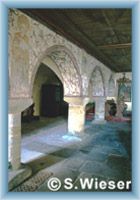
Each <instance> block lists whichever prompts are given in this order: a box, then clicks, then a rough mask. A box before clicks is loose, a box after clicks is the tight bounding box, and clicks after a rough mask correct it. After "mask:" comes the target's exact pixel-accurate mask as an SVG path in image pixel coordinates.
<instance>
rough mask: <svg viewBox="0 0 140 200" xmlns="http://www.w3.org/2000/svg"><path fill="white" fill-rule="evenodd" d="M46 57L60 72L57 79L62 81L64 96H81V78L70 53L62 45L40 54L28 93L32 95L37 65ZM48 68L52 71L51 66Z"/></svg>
mask: <svg viewBox="0 0 140 200" xmlns="http://www.w3.org/2000/svg"><path fill="white" fill-rule="evenodd" d="M46 56H48V57H49V58H50V59H51V60H52V61H53V62H54V63H55V65H56V66H57V71H59V72H60V73H59V75H58V74H57V75H58V77H61V78H60V79H61V80H62V83H63V86H64V95H65V96H81V91H82V90H81V88H82V86H81V78H80V73H79V70H78V65H77V62H76V59H75V57H74V56H73V54H72V53H71V51H70V50H69V49H68V48H66V47H65V46H62V45H54V46H52V47H50V48H47V49H46V50H45V52H43V53H42V56H41V57H40V58H38V61H37V63H36V66H35V67H34V70H33V72H32V78H31V88H30V92H31V93H32V88H33V83H34V79H35V75H36V72H37V70H38V67H39V64H40V63H41V62H42V60H44V59H45V57H46ZM48 67H49V68H50V69H52V70H53V71H54V68H53V66H52V65H49V66H48ZM54 72H55V71H54ZM55 73H56V72H55Z"/></svg>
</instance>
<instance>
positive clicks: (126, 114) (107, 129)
mask: <svg viewBox="0 0 140 200" xmlns="http://www.w3.org/2000/svg"><path fill="white" fill-rule="evenodd" d="M8 33H9V36H8V40H9V42H8V43H9V57H8V59H9V113H8V122H9V125H8V164H9V165H8V176H9V177H8V187H9V191H11V192H34V191H37V192H50V189H49V188H48V182H49V180H50V178H53V177H57V178H59V180H61V183H63V182H64V180H65V178H71V179H72V182H73V188H70V189H69V190H66V188H65V187H64V186H63V184H62V186H61V188H60V189H59V190H58V191H67V192H69V191H82V189H81V188H80V178H83V179H84V178H89V179H90V178H94V179H98V180H103V181H106V183H108V182H109V181H110V180H113V181H116V182H117V181H119V180H121V181H124V182H126V181H129V182H130V181H131V180H132V167H131V164H132V153H131V151H132V59H131V49H132V42H131V41H132V11H131V9H126V8H125V9H124V8H121V9H114V8H108V9H95V8H91V9H85V8H84V9H80V8H78V9H76V8H74V9H68V8H67V9H46V8H44V9H29V8H28V9H9V27H8ZM120 188H121V189H120ZM120 188H119V190H118V188H113V189H111V190H109V189H108V188H104V189H103V190H101V189H100V188H98V189H95V188H92V189H90V191H93V192H96V191H120V190H121V191H131V186H130V187H129V188H127V189H126V188H124V187H120ZM85 191H89V189H88V188H86V189H85Z"/></svg>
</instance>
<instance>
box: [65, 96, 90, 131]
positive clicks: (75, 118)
mask: <svg viewBox="0 0 140 200" xmlns="http://www.w3.org/2000/svg"><path fill="white" fill-rule="evenodd" d="M64 100H65V101H66V102H67V103H69V111H68V132H69V133H72V134H75V133H80V132H82V131H83V130H84V125H85V105H86V103H87V101H88V99H87V98H82V97H65V98H64Z"/></svg>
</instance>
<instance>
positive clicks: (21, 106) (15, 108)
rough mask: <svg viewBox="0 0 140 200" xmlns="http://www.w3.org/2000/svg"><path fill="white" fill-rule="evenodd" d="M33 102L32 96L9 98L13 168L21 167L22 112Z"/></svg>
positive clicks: (9, 141) (10, 151)
mask: <svg viewBox="0 0 140 200" xmlns="http://www.w3.org/2000/svg"><path fill="white" fill-rule="evenodd" d="M31 104H32V99H30V98H23V99H21V98H17V99H9V114H8V118H9V127H8V161H9V163H10V165H11V167H12V170H17V169H19V168H20V160H21V112H22V111H23V110H25V109H26V108H28V107H29V106H30V105H31Z"/></svg>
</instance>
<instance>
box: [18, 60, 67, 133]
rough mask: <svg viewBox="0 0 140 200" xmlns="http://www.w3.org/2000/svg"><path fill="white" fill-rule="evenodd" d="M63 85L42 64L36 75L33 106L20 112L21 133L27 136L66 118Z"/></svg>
mask: <svg viewBox="0 0 140 200" xmlns="http://www.w3.org/2000/svg"><path fill="white" fill-rule="evenodd" d="M63 97H64V90H63V84H62V82H61V80H60V79H59V78H58V76H57V75H56V74H55V73H54V72H53V71H52V70H51V69H50V68H49V67H48V66H46V65H45V64H44V63H41V64H40V66H39V69H38V71H37V73H36V77H35V80H34V86H33V104H32V105H31V106H30V107H28V108H27V109H26V110H24V111H23V112H22V120H21V121H22V133H23V134H25V133H26V134H28V133H29V132H31V131H34V130H36V129H38V128H41V127H44V126H46V125H48V126H50V125H51V124H53V123H57V121H59V120H61V119H64V120H66V121H67V118H68V103H67V102H65V101H64V100H63Z"/></svg>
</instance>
